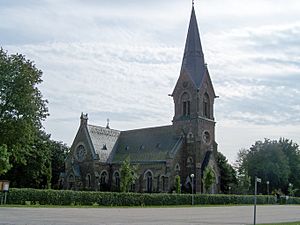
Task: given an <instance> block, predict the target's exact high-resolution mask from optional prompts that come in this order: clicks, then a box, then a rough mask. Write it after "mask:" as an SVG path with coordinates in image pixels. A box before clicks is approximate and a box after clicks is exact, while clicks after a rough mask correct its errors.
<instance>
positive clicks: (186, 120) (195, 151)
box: [61, 6, 220, 193]
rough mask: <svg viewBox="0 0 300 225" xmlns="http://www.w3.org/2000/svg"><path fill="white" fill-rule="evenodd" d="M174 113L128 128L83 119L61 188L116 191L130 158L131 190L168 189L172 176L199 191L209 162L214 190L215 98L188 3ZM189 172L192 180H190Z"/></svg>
mask: <svg viewBox="0 0 300 225" xmlns="http://www.w3.org/2000/svg"><path fill="white" fill-rule="evenodd" d="M171 96H172V97H173V100H174V106H175V107H174V108H175V112H174V117H173V120H172V124H171V125H169V126H158V127H150V128H144V129H135V130H127V131H119V130H114V129H111V128H110V127H109V124H108V125H107V126H106V127H101V126H95V125H91V124H89V123H88V116H87V114H82V115H81V117H80V126H79V129H78V132H77V134H76V137H75V139H74V141H73V144H72V146H71V150H70V153H69V155H68V157H67V158H66V162H65V173H63V174H62V175H61V181H62V185H63V188H65V189H74V190H98V191H99V190H101V191H117V190H119V187H120V181H121V179H122V177H121V173H120V167H121V165H122V162H123V161H124V160H125V159H126V158H127V157H128V156H129V157H130V163H131V164H132V165H137V168H138V169H137V177H138V178H137V180H136V181H135V183H134V185H132V186H131V189H132V191H134V192H170V191H172V190H174V186H175V176H176V175H179V176H180V180H181V188H182V190H183V191H186V192H190V191H191V187H192V180H193V182H194V185H193V187H194V190H195V191H196V192H197V193H202V192H203V184H202V181H201V180H202V177H203V171H204V170H205V168H206V167H207V166H210V167H211V168H212V169H213V172H214V173H215V177H216V181H215V184H213V186H212V188H211V190H206V192H209V193H217V192H218V191H219V180H220V172H219V169H218V167H217V164H216V160H215V157H216V153H217V143H216V142H215V119H214V99H215V98H216V97H217V96H216V94H215V91H214V88H213V84H212V81H211V78H210V75H209V72H208V68H207V64H206V63H205V61H204V55H203V51H202V46H201V41H200V36H199V30H198V25H197V20H196V15H195V10H194V6H193V7H192V12H191V17H190V23H189V28H188V33H187V38H186V43H185V50H184V54H183V59H182V66H181V70H180V75H179V78H178V80H177V83H176V85H175V88H174V90H173V93H172V95H171ZM191 174H194V178H193V179H191V176H190V175H191Z"/></svg>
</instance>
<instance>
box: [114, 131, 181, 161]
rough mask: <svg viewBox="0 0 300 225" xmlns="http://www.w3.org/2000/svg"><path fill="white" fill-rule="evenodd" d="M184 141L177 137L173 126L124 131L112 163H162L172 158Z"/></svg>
mask: <svg viewBox="0 0 300 225" xmlns="http://www.w3.org/2000/svg"><path fill="white" fill-rule="evenodd" d="M181 144H182V139H181V138H180V137H178V136H176V135H175V132H174V129H173V126H162V127H152V128H145V129H136V130H129V131H122V132H121V135H120V138H119V141H118V145H117V148H116V152H115V154H114V156H113V160H112V162H114V163H119V162H122V161H123V160H124V159H126V157H128V156H129V157H130V161H131V162H136V163H139V162H143V163H145V162H160V161H161V162H162V161H166V160H167V159H168V158H170V157H172V156H173V155H174V154H175V153H176V151H177V150H178V149H179V148H180V147H181Z"/></svg>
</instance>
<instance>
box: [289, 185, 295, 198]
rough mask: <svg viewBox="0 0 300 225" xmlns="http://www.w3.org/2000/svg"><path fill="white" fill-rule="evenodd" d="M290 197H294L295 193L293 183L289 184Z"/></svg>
mask: <svg viewBox="0 0 300 225" xmlns="http://www.w3.org/2000/svg"><path fill="white" fill-rule="evenodd" d="M288 191H289V195H291V196H293V195H294V193H293V184H292V183H289V190H288Z"/></svg>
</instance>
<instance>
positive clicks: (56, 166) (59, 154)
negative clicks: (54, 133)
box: [48, 139, 69, 189]
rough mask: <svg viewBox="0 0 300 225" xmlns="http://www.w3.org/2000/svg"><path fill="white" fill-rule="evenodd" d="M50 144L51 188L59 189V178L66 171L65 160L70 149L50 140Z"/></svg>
mask: <svg viewBox="0 0 300 225" xmlns="http://www.w3.org/2000/svg"><path fill="white" fill-rule="evenodd" d="M48 141H49V144H50V152H51V168H52V171H51V174H52V178H51V186H52V188H55V189H57V188H59V184H58V181H59V176H60V173H62V172H64V171H65V159H66V156H67V154H68V152H69V147H68V146H67V145H66V144H64V143H62V142H59V141H53V140H50V139H49V140H48Z"/></svg>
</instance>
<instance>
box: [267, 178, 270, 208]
mask: <svg viewBox="0 0 300 225" xmlns="http://www.w3.org/2000/svg"><path fill="white" fill-rule="evenodd" d="M269 184H270V182H269V181H267V192H268V204H269Z"/></svg>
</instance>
